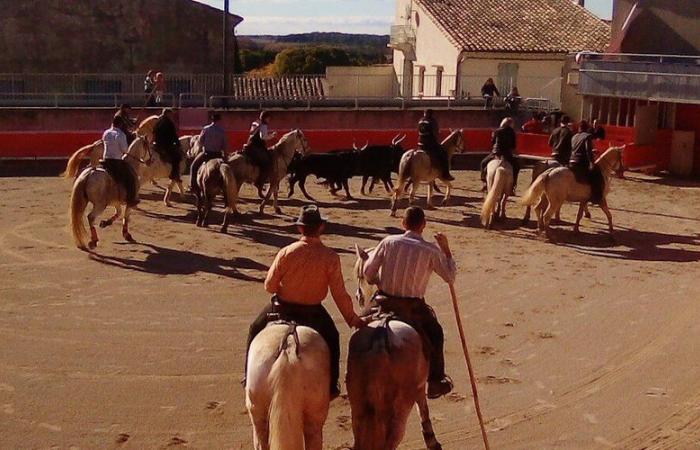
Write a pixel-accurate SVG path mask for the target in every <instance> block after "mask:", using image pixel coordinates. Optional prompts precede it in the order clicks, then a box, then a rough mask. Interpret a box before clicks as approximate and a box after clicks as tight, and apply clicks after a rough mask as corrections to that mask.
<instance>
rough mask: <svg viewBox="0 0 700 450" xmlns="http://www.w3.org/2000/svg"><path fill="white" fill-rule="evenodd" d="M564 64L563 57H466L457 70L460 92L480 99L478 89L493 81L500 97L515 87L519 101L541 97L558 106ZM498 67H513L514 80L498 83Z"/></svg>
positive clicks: (510, 55) (527, 55)
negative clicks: (504, 65)
mask: <svg viewBox="0 0 700 450" xmlns="http://www.w3.org/2000/svg"><path fill="white" fill-rule="evenodd" d="M564 61H565V55H559V54H546V53H543V54H528V53H466V58H465V60H464V61H463V62H462V63H461V65H460V70H459V73H460V91H461V94H462V96H463V97H467V96H471V97H480V96H481V86H483V84H484V82H485V81H486V79H487V78H493V79H494V81H495V82H496V86H497V87H498V90H499V91H500V92H501V95H502V96H505V95H507V94H508V92H509V91H510V89H511V87H513V86H517V88H518V91H519V92H520V95H521V96H522V97H530V98H540V97H544V98H548V99H550V100H551V101H552V103H553V104H554V105H555V106H558V105H560V103H561V86H562V84H561V83H562V78H561V77H562V71H563V67H564ZM500 64H517V76H516V77H515V78H512V79H511V78H508V77H501V78H500V79H499V65H500Z"/></svg>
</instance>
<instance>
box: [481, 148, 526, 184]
mask: <svg viewBox="0 0 700 450" xmlns="http://www.w3.org/2000/svg"><path fill="white" fill-rule="evenodd" d="M497 156H498V155H496V154H495V153H489V154H488V155H487V156H486V158H484V159H482V160H481V181H483V182H484V183H486V168H487V167H488V165H489V163H490V162H491V161H493V160H494V159H496V157H497ZM503 158H504V159H505V160H506V161H508V162H509V163H510V165H511V166H512V167H513V185H515V186H517V185H518V174H519V173H520V161H519V160H518V158H516V157H515V156H513V155H508V156H505V155H504V156H503Z"/></svg>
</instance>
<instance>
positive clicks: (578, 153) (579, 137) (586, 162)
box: [569, 132, 594, 168]
mask: <svg viewBox="0 0 700 450" xmlns="http://www.w3.org/2000/svg"><path fill="white" fill-rule="evenodd" d="M571 147H572V150H571V159H569V166H570V167H585V168H590V167H591V165H592V164H593V161H594V156H593V135H592V134H591V133H588V132H583V133H577V134H576V135H575V136H574V137H573V138H572V139H571Z"/></svg>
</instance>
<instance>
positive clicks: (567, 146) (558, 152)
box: [549, 127, 574, 164]
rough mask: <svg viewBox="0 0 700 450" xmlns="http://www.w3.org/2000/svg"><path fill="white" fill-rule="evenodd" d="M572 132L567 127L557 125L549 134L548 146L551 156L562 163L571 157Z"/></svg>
mask: <svg viewBox="0 0 700 450" xmlns="http://www.w3.org/2000/svg"><path fill="white" fill-rule="evenodd" d="M573 137H574V132H573V131H571V129H570V128H569V127H559V128H557V129H556V130H554V131H553V132H552V134H551V135H550V136H549V146H550V147H552V157H553V158H554V159H556V160H557V161H559V162H560V163H562V164H566V163H567V162H568V161H569V159H570V158H571V138H573Z"/></svg>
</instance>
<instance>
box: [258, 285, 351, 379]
mask: <svg viewBox="0 0 700 450" xmlns="http://www.w3.org/2000/svg"><path fill="white" fill-rule="evenodd" d="M276 320H286V321H290V322H291V321H293V322H296V323H297V324H298V325H303V326H305V327H309V328H313V329H314V330H316V331H317V332H318V334H320V335H321V336H322V337H323V339H325V341H326V344H328V348H329V350H330V352H331V385H330V389H331V392H333V391H334V390H335V389H336V387H337V385H338V379H339V378H340V335H339V334H338V329H337V328H336V327H335V323H333V319H332V318H331V316H330V315H329V314H328V311H326V308H324V307H323V305H313V306H307V305H297V304H293V303H287V302H284V301H283V300H279V299H277V297H273V298H272V301H271V302H270V304H269V305H267V306H266V307H265V308H263V310H262V311H261V312H260V315H258V317H257V318H256V319H255V320H254V321H253V323H252V324H251V325H250V329H249V332H248V342H247V343H246V351H245V353H246V356H245V361H246V363H245V365H246V370H247V369H248V351H249V350H250V344H251V343H252V342H253V339H255V336H257V335H258V334H259V333H260V332H261V331H262V330H264V329H265V327H266V326H267V324H268V323H270V322H274V321H276Z"/></svg>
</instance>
